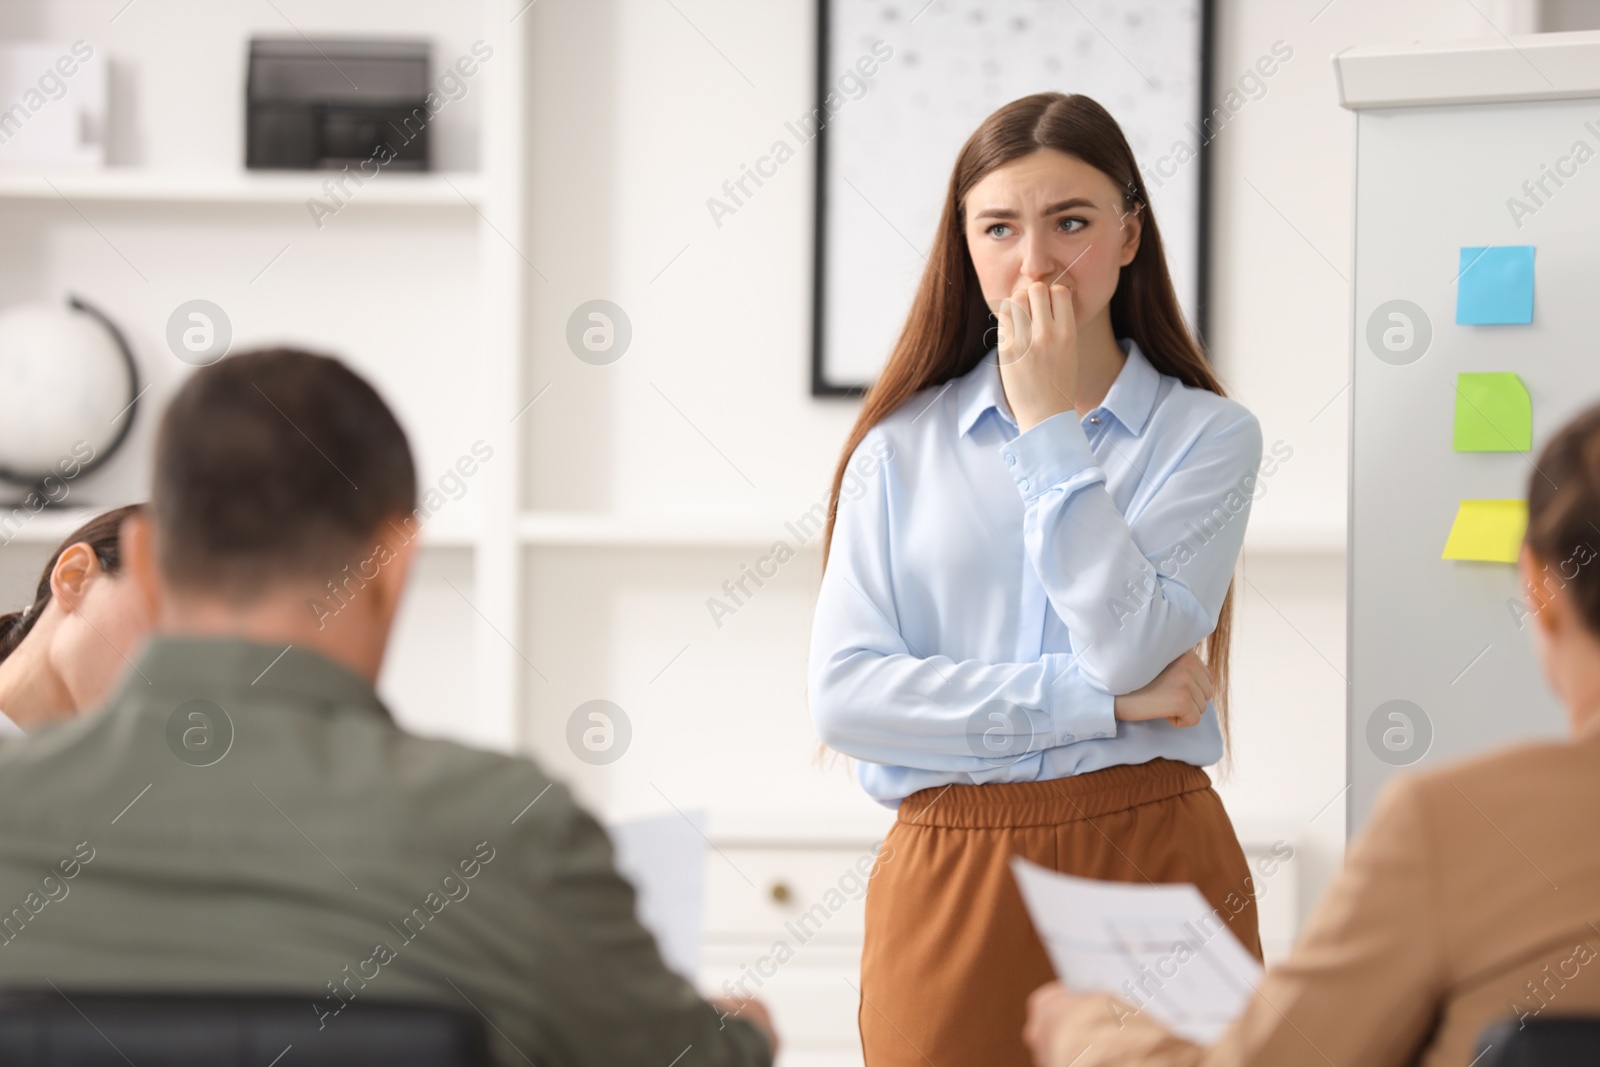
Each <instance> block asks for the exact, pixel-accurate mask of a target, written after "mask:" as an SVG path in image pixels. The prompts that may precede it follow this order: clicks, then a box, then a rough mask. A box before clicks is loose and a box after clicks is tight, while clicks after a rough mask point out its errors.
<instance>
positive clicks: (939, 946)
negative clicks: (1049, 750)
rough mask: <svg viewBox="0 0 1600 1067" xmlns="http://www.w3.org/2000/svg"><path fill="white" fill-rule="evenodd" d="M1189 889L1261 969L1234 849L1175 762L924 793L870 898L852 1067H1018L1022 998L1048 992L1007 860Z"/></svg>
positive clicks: (887, 848) (1195, 774)
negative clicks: (860, 1055)
mask: <svg viewBox="0 0 1600 1067" xmlns="http://www.w3.org/2000/svg"><path fill="white" fill-rule="evenodd" d="M1014 855H1015V856H1023V857H1025V858H1027V859H1029V860H1032V861H1033V862H1034V863H1038V864H1040V865H1042V866H1045V867H1049V868H1052V869H1054V870H1057V871H1061V872H1063V873H1065V874H1075V875H1079V876H1082V877H1087V878H1103V879H1107V880H1109V881H1118V882H1193V883H1194V884H1195V885H1197V886H1199V888H1200V892H1201V893H1202V894H1203V895H1204V896H1205V898H1206V900H1207V901H1208V902H1209V903H1210V904H1211V905H1212V906H1213V907H1214V908H1217V909H1218V910H1219V912H1220V914H1223V915H1227V916H1230V919H1229V923H1230V928H1231V929H1232V930H1233V932H1234V934H1235V935H1236V936H1237V937H1238V938H1239V941H1240V942H1241V943H1242V944H1243V945H1244V947H1245V948H1246V949H1248V950H1249V951H1251V952H1253V953H1254V954H1255V955H1256V957H1257V958H1258V959H1259V958H1260V957H1261V938H1260V934H1259V932H1258V930H1257V923H1256V902H1255V897H1254V895H1253V891H1252V887H1251V883H1250V869H1249V867H1248V865H1247V864H1246V862H1245V857H1244V850H1243V849H1241V848H1240V847H1239V839H1238V837H1237V836H1236V835H1235V834H1234V830H1233V823H1232V822H1230V821H1229V819H1228V813H1227V812H1226V811H1224V810H1223V807H1222V799H1221V798H1220V797H1218V796H1217V794H1216V792H1215V790H1213V789H1212V788H1211V779H1210V778H1209V777H1207V775H1206V773H1205V771H1203V770H1201V769H1200V768H1199V767H1196V766H1193V765H1192V764H1188V763H1182V762H1179V761H1176V760H1169V759H1155V760H1151V761H1150V762H1148V763H1139V764H1131V765H1124V766H1117V767H1107V768H1105V769H1104V770H1099V771H1091V772H1088V773H1086V774H1080V775H1074V776H1072V777H1068V778H1058V779H1052V780H1048V781H1042V782H1005V783H993V784H990V785H954V786H949V787H941V788H936V789H923V790H920V791H919V792H916V793H913V794H912V795H911V796H909V797H907V798H906V799H905V800H904V801H902V802H901V804H900V813H899V817H898V819H897V820H896V822H895V824H894V826H893V827H891V828H890V830H889V834H888V837H887V838H886V839H885V840H884V846H883V848H882V850H881V851H880V853H879V855H878V859H877V862H876V864H875V865H874V867H873V872H872V878H871V880H870V882H869V883H868V889H867V903H866V909H867V910H866V935H865V942H864V944H863V947H862V956H861V1005H860V1011H859V1015H858V1017H857V1019H858V1023H859V1025H860V1028H861V1044H862V1050H863V1052H864V1054H865V1061H866V1067H901V1065H904V1067H912V1065H915V1067H926V1065H927V1064H928V1063H930V1062H932V1063H935V1064H938V1067H964V1065H978V1064H982V1065H997V1067H1009V1065H1015V1067H1031V1064H1032V1059H1031V1058H1030V1056H1029V1054H1028V1051H1027V1048H1026V1047H1025V1046H1024V1045H1023V1043H1022V1025H1023V1021H1024V1017H1025V1014H1026V1004H1027V998H1028V994H1029V993H1031V992H1033V990H1035V989H1036V988H1038V987H1039V986H1040V985H1042V984H1044V983H1045V982H1048V981H1050V980H1051V979H1052V978H1054V977H1055V974H1054V972H1053V971H1052V969H1051V966H1050V960H1049V958H1048V957H1047V956H1046V954H1045V949H1044V945H1043V944H1042V943H1041V942H1040V941H1039V938H1038V935H1037V934H1035V933H1034V929H1033V924H1032V923H1031V922H1030V921H1029V919H1028V915H1027V912H1026V910H1025V909H1024V907H1023V904H1022V896H1021V894H1020V893H1019V892H1018V890H1017V886H1016V882H1015V880H1014V878H1013V876H1012V873H1011V868H1010V866H1009V861H1010V858H1011V857H1012V856H1014Z"/></svg>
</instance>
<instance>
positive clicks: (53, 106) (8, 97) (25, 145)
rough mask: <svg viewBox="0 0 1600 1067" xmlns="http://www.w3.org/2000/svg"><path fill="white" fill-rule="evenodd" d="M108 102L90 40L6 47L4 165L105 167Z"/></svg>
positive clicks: (0, 151) (1, 60) (2, 58)
mask: <svg viewBox="0 0 1600 1067" xmlns="http://www.w3.org/2000/svg"><path fill="white" fill-rule="evenodd" d="M106 100H107V79H106V60H105V57H104V56H103V55H102V54H101V53H100V52H99V51H97V50H96V49H95V47H94V46H93V45H91V44H89V43H88V42H86V41H73V42H71V43H51V42H34V41H29V42H20V43H19V42H11V43H4V44H0V166H3V167H39V166H84V167H99V166H103V165H104V164H105V151H106V147H105V146H106V136H105V134H106Z"/></svg>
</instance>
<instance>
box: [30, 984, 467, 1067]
mask: <svg viewBox="0 0 1600 1067" xmlns="http://www.w3.org/2000/svg"><path fill="white" fill-rule="evenodd" d="M313 999H314V994H307V995H304V996H285V995H282V994H277V993H274V994H266V995H260V996H255V995H210V994H207V995H175V994H147V993H138V994H135V993H108V992H94V991H75V990H70V989H69V990H65V991H50V992H34V991H27V992H17V991H4V992H0V1064H16V1065H18V1067H127V1065H128V1064H129V1063H134V1064H139V1065H141V1067H143V1065H145V1064H153V1065H159V1067H273V1065H274V1064H279V1067H486V1065H487V1064H488V1063H489V1054H488V1048H487V1044H486V1038H485V1033H484V1027H483V1021H482V1019H481V1017H480V1016H478V1015H477V1014H476V1013H471V1014H469V1013H466V1012H464V1011H456V1010H454V1009H451V1008H442V1007H439V1006H438V1005H435V1004H420V1003H397V1002H392V1001H391V1002H383V1001H368V1002H361V1001H352V1002H351V1003H350V1004H348V1005H346V1006H345V1007H344V1009H343V1010H341V1011H340V1012H339V1014H338V1015H337V1016H333V1015H328V1016H325V1017H323V1018H320V1019H319V1018H318V1014H317V1012H316V1010H315V1008H314V1006H313V1003H312V1002H313ZM280 1060H281V1064H280Z"/></svg>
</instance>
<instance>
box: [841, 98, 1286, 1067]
mask: <svg viewBox="0 0 1600 1067" xmlns="http://www.w3.org/2000/svg"><path fill="white" fill-rule="evenodd" d="M991 310H992V311H993V312H994V314H991ZM1261 463H1262V456H1261V432H1260V428H1259V425H1258V423H1257V421H1256V419H1255V417H1254V416H1253V415H1251V414H1250V412H1249V411H1247V410H1246V409H1245V408H1243V407H1242V406H1241V405H1239V404H1238V403H1236V402H1234V401H1232V400H1229V399H1227V398H1226V397H1224V395H1223V392H1222V387H1221V385H1220V383H1219V382H1218V381H1217V378H1216V376H1215V375H1214V374H1213V372H1212V370H1211V368H1210V366H1209V364H1208V363H1207V360H1206V357H1205V355H1204V353H1203V352H1202V350H1201V348H1200V346H1199V344H1198V343H1197V342H1196V341H1195V339H1194V338H1193V336H1191V334H1190V333H1189V331H1188V329H1187V327H1186V326H1185V324H1184V321H1183V318H1182V313H1181V311H1180V310H1179V307H1178V302H1177V299H1176V297H1175V295H1174V292H1173V287H1172V282H1171V279H1170V278H1169V276H1168V274H1167V269H1166V262H1165V258H1164V253H1163V250H1162V245H1161V236H1160V231H1159V230H1158V229H1157V227H1156V221H1155V218H1154V216H1153V215H1152V214H1151V210H1150V205H1149V203H1148V201H1147V200H1146V198H1145V195H1144V190H1143V186H1142V184H1141V183H1140V177H1139V170H1138V168H1137V166H1136V164H1135V161H1134V158H1133V153H1132V152H1131V150H1130V149H1129V147H1128V144H1127V141H1126V139H1125V138H1124V137H1123V134H1122V131H1121V129H1120V128H1119V127H1118V126H1117V124H1116V122H1115V120H1113V119H1112V118H1111V116H1110V115H1109V114H1107V113H1106V111H1105V110H1104V109H1103V108H1101V107H1100V106H1099V105H1098V104H1096V103H1095V102H1094V101H1093V100H1091V99H1089V98H1087V97H1084V96H1076V95H1073V96H1068V95H1062V94H1059V93H1043V94H1038V95H1034V96H1028V97H1024V98H1022V99H1020V100H1016V101H1013V102H1012V103H1010V104H1008V105H1006V106H1005V107H1003V108H1001V109H1000V110H998V111H996V112H995V113H994V114H993V115H991V116H989V118H988V119H986V120H985V121H984V123H983V124H982V125H981V126H980V127H979V128H978V130H977V131H976V132H975V133H974V134H973V135H972V136H971V138H969V139H968V141H967V143H966V144H965V146H963V148H962V150H961V152H960V154H959V156H958V157H957V160H956V166H955V172H954V174H953V175H952V177H951V180H950V185H949V189H948V193H947V195H946V200H945V205H944V210H943V213H942V215H941V218H940V223H939V230H938V233H937V234H936V235H935V239H934V246H933V250H932V252H931V253H930V254H929V257H928V266H927V269H926V270H925V271H924V273H923V276H922V280H921V284H920V285H919V287H918V290H917V294H916V297H915V299H914V301H913V303H912V307H911V312H910V315H909V317H908V320H907V323H906V326H905V328H904V330H903V331H902V333H901V335H900V338H899V341H898V343H897V344H896V345H895V348H894V350H893V352H892V353H891V355H890V357H889V360H888V362H887V364H886V365H885V367H884V370H883V372H882V374H881V375H880V377H879V379H878V381H877V383H876V385H874V386H873V388H872V390H871V391H870V392H869V393H868V395H867V398H866V401H865V404H864V406H863V408H862V411H861V415H860V417H859V418H858V420H857V422H856V425H855V428H854V430H853V431H852V433H851V435H850V439H849V441H848V443H847V445H846V447H845V449H844V453H843V456H842V457H841V460H840V463H839V467H838V470H837V472H836V473H835V477H834V483H833V494H832V509H831V514H830V517H829V529H828V535H827V540H826V542H825V544H826V545H827V546H828V547H827V549H826V552H827V555H826V557H825V560H824V574H823V580H822V588H821V591H820V593H819V597H818V603H817V611H816V617H815V620H814V623H813V630H812V643H811V657H810V677H809V681H810V693H811V713H812V718H813V721H814V723H815V725H816V728H817V731H818V734H819V735H820V737H821V738H822V740H823V741H824V742H825V743H826V744H828V745H830V746H832V747H833V748H835V749H838V750H840V751H842V752H844V753H846V754H848V755H850V756H854V757H856V758H858V759H859V760H861V761H863V762H862V763H860V764H859V771H858V777H859V780H860V782H861V785H862V786H863V787H864V788H865V789H866V790H867V792H868V793H869V794H871V795H872V796H873V797H874V798H875V799H877V800H878V801H880V802H881V803H884V804H886V805H888V806H891V807H896V808H897V809H898V812H899V816H898V819H897V821H896V823H895V825H894V827H893V828H892V829H891V831H890V833H889V836H888V839H887V841H886V842H885V845H884V847H883V849H882V851H881V853H880V855H879V858H878V861H877V865H876V867H875V869H874V873H873V877H872V880H871V884H870V888H869V890H868V894H867V901H866V940H865V945H864V950H863V956H862V964H861V999H862V1003H861V1006H860V1015H859V1020H860V1027H861V1036H862V1042H863V1047H864V1049H865V1053H866V1062H867V1064H868V1067H891V1065H899V1064H907V1065H910V1064H925V1063H927V1062H929V1061H931V1062H933V1063H936V1064H941V1065H943V1064H975V1063H983V1064H1017V1065H1025V1064H1028V1063H1029V1062H1030V1060H1029V1056H1028V1052H1027V1050H1026V1049H1025V1048H1024V1046H1023V1043H1022V1039H1021V1029H1022V1024H1023V1019H1024V1014H1025V1008H1026V1002H1027V997H1028V994H1029V993H1030V992H1031V991H1032V990H1033V989H1034V988H1035V987H1036V986H1038V985H1039V984H1040V983H1042V982H1045V981H1048V980H1049V979H1050V978H1051V977H1052V974H1051V969H1050V964H1049V961H1048V959H1047V958H1046V955H1045V952H1044V949H1043V947H1042V945H1041V944H1040V942H1039V940H1038V938H1037V936H1036V935H1035V933H1034V931H1033V928H1032V926H1031V924H1030V922H1029V920H1028V917H1027V915H1026V913H1025V911H1024V910H1023V905H1022V900H1021V897H1020V895H1019V893H1018V891H1017V889H1016V887H1015V884H1014V882H1013V879H1012V874H1011V871H1010V869H1009V861H1010V859H1011V857H1012V856H1013V855H1021V856H1025V857H1027V858H1028V859H1030V860H1033V861H1034V862H1036V863H1040V864H1043V865H1045V866H1048V867H1051V868H1054V869H1055V870H1059V871H1063V872H1068V873H1072V874H1076V875H1081V876H1086V877H1096V878H1106V879H1113V880H1120V881H1137V882H1193V883H1195V884H1196V885H1198V886H1199V887H1200V890H1201V892H1202V893H1203V894H1205V896H1206V897H1207V898H1208V900H1209V901H1210V902H1211V903H1212V905H1213V906H1214V907H1217V908H1219V909H1223V913H1224V914H1227V915H1230V916H1231V917H1232V919H1231V926H1232V929H1233V931H1234V933H1235V934H1236V935H1237V936H1238V937H1239V940H1240V941H1241V942H1243V944H1244V945H1245V947H1246V948H1247V949H1248V950H1250V951H1251V952H1254V953H1255V954H1256V955H1257V956H1258V957H1259V956H1260V954H1261V949H1260V939H1259V937H1258V934H1257V930H1256V910H1255V901H1254V897H1253V894H1252V891H1251V885H1250V877H1249V869H1248V867H1247V866H1246V863H1245V858H1244V854H1243V851H1242V850H1241V848H1240V847H1239V843H1238V839H1237V838H1236V836H1235V834H1234V831H1233V827H1232V824H1231V823H1230V822H1229V820H1228V816H1227V814H1226V812H1225V811H1224V810H1223V807H1222V803H1221V801H1220V799H1219V798H1218V797H1217V795H1216V793H1215V792H1214V791H1213V790H1212V788H1211V782H1210V779H1209V777H1208V776H1207V775H1206V773H1205V772H1204V771H1203V770H1202V769H1201V768H1202V767H1204V766H1207V765H1209V764H1212V763H1215V762H1217V761H1218V760H1219V759H1220V758H1221V757H1222V756H1223V754H1224V750H1225V747H1226V746H1225V741H1224V738H1225V731H1224V728H1223V727H1224V720H1225V718H1226V682H1227V673H1226V672H1227V653H1228V631H1229V617H1230V614H1231V606H1232V597H1231V583H1232V573H1233V568H1234V565H1235V562H1236V560H1237V557H1238V553H1239V549H1240V546H1241V545H1242V543H1243V539H1244V528H1245V522H1246V519H1247V517H1248V512H1249V504H1250V500H1251V497H1252V495H1253V492H1254V486H1255V481H1256V476H1257V470H1258V467H1259V466H1260V465H1261ZM847 478H848V479H849V480H850V481H849V484H850V486H851V488H852V492H850V493H848V494H845V496H844V498H843V499H841V493H840V487H841V485H842V484H844V483H845V481H846V479H847ZM1202 641H1205V642H1206V651H1207V655H1206V658H1205V660H1204V662H1202V660H1201V659H1200V658H1199V657H1198V656H1197V655H1196V654H1195V653H1194V651H1193V649H1194V648H1195V646H1196V645H1197V644H1199V643H1200V642H1202ZM1213 674H1214V675H1215V677H1216V684H1215V687H1213V681H1212V675H1213ZM1213 696H1215V698H1216V701H1215V706H1213V704H1212V702H1211V698H1212V697H1213Z"/></svg>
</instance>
